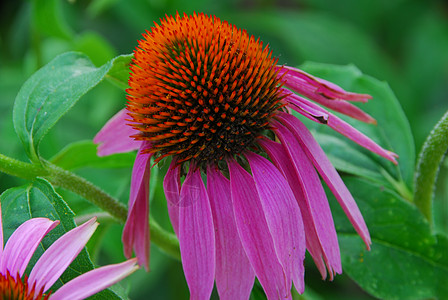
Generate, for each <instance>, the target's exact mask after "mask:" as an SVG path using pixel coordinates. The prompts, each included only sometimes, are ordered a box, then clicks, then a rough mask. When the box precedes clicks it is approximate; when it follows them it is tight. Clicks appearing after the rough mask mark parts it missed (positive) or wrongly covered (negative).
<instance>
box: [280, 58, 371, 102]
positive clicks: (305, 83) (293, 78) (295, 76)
mask: <svg viewBox="0 0 448 300" xmlns="http://www.w3.org/2000/svg"><path fill="white" fill-rule="evenodd" d="M276 68H277V70H278V72H279V75H280V76H281V75H284V77H283V80H284V81H285V83H284V85H285V86H286V87H289V88H291V89H292V90H294V91H296V92H298V93H300V94H302V95H304V96H306V97H308V98H310V99H312V100H315V101H316V102H320V100H321V99H331V100H333V99H341V100H348V101H359V102H367V101H368V100H369V99H372V96H370V95H367V94H357V93H351V92H347V91H345V90H344V89H343V88H341V87H340V86H338V85H336V84H334V83H332V82H329V81H327V80H325V79H322V78H318V77H315V76H312V75H310V74H308V73H306V72H304V71H302V70H300V69H297V68H293V67H288V66H277V67H276Z"/></svg>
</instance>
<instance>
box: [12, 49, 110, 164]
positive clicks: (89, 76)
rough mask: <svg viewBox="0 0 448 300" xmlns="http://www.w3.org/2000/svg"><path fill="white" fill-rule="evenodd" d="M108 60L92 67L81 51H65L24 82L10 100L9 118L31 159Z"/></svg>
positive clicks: (103, 72)
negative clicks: (11, 105)
mask: <svg viewBox="0 0 448 300" xmlns="http://www.w3.org/2000/svg"><path fill="white" fill-rule="evenodd" d="M112 62H113V61H110V62H108V63H107V64H105V65H103V66H102V67H100V68H96V67H95V66H94V65H93V64H92V62H91V61H90V60H89V59H88V58H87V57H86V56H85V55H84V54H81V53H76V52H68V53H64V54H61V55H59V56H58V57H56V58H55V59H53V60H52V61H51V62H50V63H49V64H47V65H46V66H44V67H43V68H41V69H40V70H39V71H37V72H36V73H35V74H33V75H32V76H31V77H30V78H29V79H28V80H27V81H26V82H25V83H24V85H23V86H22V88H21V89H20V91H19V94H18V95H17V97H16V101H15V103H14V110H13V121H14V127H15V129H16V133H17V134H18V136H19V138H20V140H21V141H22V143H23V145H24V147H25V151H26V153H27V155H28V156H29V157H30V159H31V160H32V161H35V162H36V161H38V160H39V155H38V146H39V143H40V141H41V140H42V138H43V137H44V136H45V134H46V133H47V131H48V130H49V129H50V128H51V127H52V126H53V125H54V124H55V123H56V122H57V121H58V120H59V119H60V118H61V117H62V116H63V115H64V114H65V113H66V112H67V111H68V110H69V109H70V108H71V107H72V106H73V105H74V104H75V103H76V102H77V101H78V99H79V98H80V97H81V96H82V95H84V94H85V93H87V91H89V90H90V89H91V88H93V87H94V86H95V85H97V84H98V83H99V82H100V81H101V80H102V79H103V77H104V76H105V75H106V74H107V72H108V71H109V69H110V68H111V66H112Z"/></svg>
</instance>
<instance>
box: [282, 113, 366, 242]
mask: <svg viewBox="0 0 448 300" xmlns="http://www.w3.org/2000/svg"><path fill="white" fill-rule="evenodd" d="M276 118H277V119H278V120H280V121H281V122H282V124H283V125H285V126H286V127H287V128H288V129H289V131H290V132H291V133H292V134H294V136H295V138H296V139H297V140H298V141H299V143H300V145H301V146H302V149H303V150H304V151H305V154H306V155H307V156H308V158H309V159H310V160H311V161H312V162H313V165H314V167H315V168H316V169H317V171H318V172H319V174H320V175H321V176H322V178H323V179H324V181H325V182H326V183H327V185H328V187H329V188H330V189H331V191H332V192H333V194H334V195H335V196H336V199H337V200H338V202H339V204H340V205H341V207H342V209H343V210H344V212H345V214H346V215H347V217H348V218H349V220H350V222H351V223H352V224H353V227H354V228H355V230H356V231H357V232H358V234H359V235H360V236H361V238H362V239H363V240H364V243H365V244H366V246H367V249H370V244H371V240H370V235H369V231H368V229H367V226H366V223H365V222H364V219H363V217H362V215H361V212H360V211H359V208H358V206H357V205H356V202H355V200H354V199H353V196H352V195H351V194H350V192H349V190H348V189H347V187H346V186H345V184H344V182H343V181H342V179H341V177H340V176H339V174H338V172H337V171H336V169H335V168H334V166H333V165H332V164H331V162H330V161H329V160H328V158H327V156H326V155H325V153H324V151H323V150H322V148H321V147H320V146H319V144H318V143H317V142H316V140H315V139H314V138H313V136H312V135H311V132H310V131H309V130H308V129H307V128H306V126H305V125H304V124H303V123H302V122H300V121H299V120H298V119H297V118H296V117H294V116H293V115H290V114H287V113H279V114H278V115H277V116H276ZM280 125H281V124H280ZM273 126H277V122H276V121H274V122H273Z"/></svg>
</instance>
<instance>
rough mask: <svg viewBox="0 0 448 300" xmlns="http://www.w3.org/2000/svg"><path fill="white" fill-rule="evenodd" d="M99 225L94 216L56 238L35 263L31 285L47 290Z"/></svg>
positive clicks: (37, 288)
mask: <svg viewBox="0 0 448 300" xmlns="http://www.w3.org/2000/svg"><path fill="white" fill-rule="evenodd" d="M97 226H98V223H97V222H96V218H92V219H90V220H89V221H87V222H85V223H84V224H82V225H80V226H78V227H75V228H73V229H72V230H70V231H69V232H67V233H65V234H64V235H63V236H61V237H60V238H59V239H58V240H56V241H55V242H54V243H53V244H52V245H51V246H50V247H49V248H48V249H47V251H45V252H44V254H42V256H41V257H40V258H39V260H38V261H37V262H36V264H35V265H34V267H33V270H32V271H31V273H30V277H29V278H28V283H29V285H30V286H33V285H34V284H35V285H36V286H35V290H36V291H40V289H41V288H43V291H44V292H45V291H47V290H48V289H49V288H50V287H51V286H52V285H53V283H55V282H56V280H57V279H58V278H59V277H60V276H61V274H62V273H64V271H65V269H66V268H67V267H68V266H69V265H70V264H71V263H72V261H73V260H74V259H75V258H76V256H78V254H79V252H81V250H82V249H83V248H84V246H85V245H86V243H87V242H88V241H89V239H90V237H91V236H92V234H93V232H94V231H95V229H96V228H97Z"/></svg>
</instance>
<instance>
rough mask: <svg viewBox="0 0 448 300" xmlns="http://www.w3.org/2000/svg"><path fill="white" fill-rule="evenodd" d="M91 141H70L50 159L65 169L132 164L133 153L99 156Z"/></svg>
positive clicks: (119, 166)
mask: <svg viewBox="0 0 448 300" xmlns="http://www.w3.org/2000/svg"><path fill="white" fill-rule="evenodd" d="M96 148H97V145H95V144H94V143H93V142H92V141H80V142H76V143H72V144H70V145H68V146H67V147H65V148H64V149H62V150H61V151H60V152H59V153H57V154H56V155H55V156H53V157H52V158H51V159H50V161H51V162H52V163H54V164H55V165H58V166H60V167H62V168H63V169H66V170H75V169H78V168H82V167H95V168H122V167H129V166H132V164H133V163H134V160H135V153H132V152H129V153H119V154H113V155H109V156H103V157H99V156H98V155H97V150H96Z"/></svg>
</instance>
